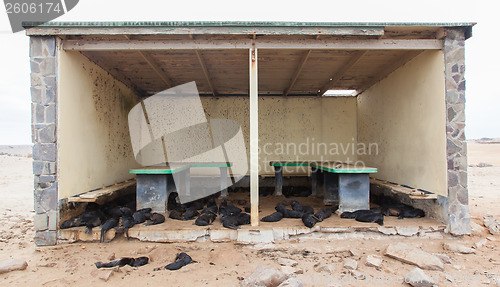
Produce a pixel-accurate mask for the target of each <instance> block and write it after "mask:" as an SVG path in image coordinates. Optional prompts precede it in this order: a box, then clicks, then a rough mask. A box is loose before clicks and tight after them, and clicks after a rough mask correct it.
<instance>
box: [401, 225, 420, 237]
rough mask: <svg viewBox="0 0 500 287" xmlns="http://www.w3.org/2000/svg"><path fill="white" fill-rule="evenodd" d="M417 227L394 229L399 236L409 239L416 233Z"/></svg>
mask: <svg viewBox="0 0 500 287" xmlns="http://www.w3.org/2000/svg"><path fill="white" fill-rule="evenodd" d="M418 230H419V228H418V227H396V231H397V232H398V234H399V235H402V236H406V237H410V236H413V235H415V234H417V233H418Z"/></svg>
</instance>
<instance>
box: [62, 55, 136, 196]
mask: <svg viewBox="0 0 500 287" xmlns="http://www.w3.org/2000/svg"><path fill="white" fill-rule="evenodd" d="M58 65H59V66H58V82H59V85H58V93H57V94H58V98H57V101H58V114H59V117H58V123H57V138H58V156H57V174H58V178H59V181H58V184H59V186H58V188H59V198H66V197H69V196H72V195H76V194H80V193H83V192H87V191H89V190H93V189H96V188H100V187H102V186H103V185H104V186H106V185H111V184H114V183H116V182H120V181H124V180H126V179H130V178H133V176H131V175H130V174H129V169H130V168H132V167H136V166H138V164H137V163H136V162H135V159H134V155H133V152H132V147H131V143H130V136H129V131H128V124H127V115H128V112H129V110H130V109H131V108H132V107H133V106H134V105H135V104H137V103H138V97H137V96H136V95H135V93H134V92H133V91H132V90H131V89H129V88H128V87H126V86H125V85H124V84H122V83H121V82H119V81H117V80H115V79H114V78H113V77H112V76H111V75H109V74H108V73H107V72H105V71H104V70H103V69H101V68H100V67H99V66H97V65H95V64H94V63H92V62H90V61H89V60H88V59H87V58H86V57H84V56H82V55H81V54H80V53H78V52H71V51H64V50H61V51H59V58H58Z"/></svg>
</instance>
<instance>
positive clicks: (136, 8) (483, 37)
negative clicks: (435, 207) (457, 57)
mask: <svg viewBox="0 0 500 287" xmlns="http://www.w3.org/2000/svg"><path fill="white" fill-rule="evenodd" d="M496 2H497V1H494V0H488V1H483V0H477V1H462V0H454V1H449V0H446V1H439V0H438V1H436V0H433V1H427V0H419V1H401V0H396V1H384V0H379V1H373V0H369V1H355V0H349V1H346V0H343V1H334V0H329V1H290V0H288V1H270V0H266V1H260V0H253V1H234V0H232V1H216V0H212V1H206V0H205V1H164V0H163V1H149V0H142V1H124V0H121V1H117V0H105V1H102V0H100V1H97V0H80V3H78V5H77V6H76V7H75V8H74V9H73V10H71V11H69V12H68V13H67V14H66V15H63V16H61V17H59V18H58V19H57V21H196V20H199V21H308V22H316V21H320V22H323V21H324V22H477V23H478V24H477V25H476V26H475V27H474V28H473V36H472V38H470V39H469V40H467V42H466V80H467V91H466V98H467V108H466V113H467V114H466V117H467V127H466V136H467V138H481V137H500V111H499V108H500V89H499V88H495V86H494V85H493V84H494V83H498V82H500V80H499V79H497V78H498V77H499V76H498V75H499V73H498V69H496V68H498V67H500V57H498V54H497V49H498V47H499V46H500V45H499V44H500V40H499V39H498V31H497V29H498V28H497V27H498V21H497V19H498V13H497V12H498V8H497V7H498V5H494V4H495V3H496ZM0 51H1V53H0V59H1V63H2V65H1V69H0V145H2V144H29V143H31V128H30V123H31V111H30V110H31V106H30V103H31V97H30V77H29V51H28V37H27V36H26V35H25V32H24V31H23V32H18V33H16V34H12V32H11V31H10V24H9V21H8V18H7V14H6V13H5V8H2V11H1V12H0Z"/></svg>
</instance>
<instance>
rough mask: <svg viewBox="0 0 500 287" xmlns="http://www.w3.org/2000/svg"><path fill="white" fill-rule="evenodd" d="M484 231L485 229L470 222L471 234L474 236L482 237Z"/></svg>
mask: <svg viewBox="0 0 500 287" xmlns="http://www.w3.org/2000/svg"><path fill="white" fill-rule="evenodd" d="M483 231H484V227H482V226H481V225H479V224H477V223H475V222H474V221H471V222H470V233H471V234H472V235H481V234H482V233H483Z"/></svg>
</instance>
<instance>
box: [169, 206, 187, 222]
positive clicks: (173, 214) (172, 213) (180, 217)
mask: <svg viewBox="0 0 500 287" xmlns="http://www.w3.org/2000/svg"><path fill="white" fill-rule="evenodd" d="M168 217H169V218H172V219H176V220H183V219H184V214H183V213H182V211H180V210H177V209H174V210H171V211H170V213H169V214H168Z"/></svg>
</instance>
